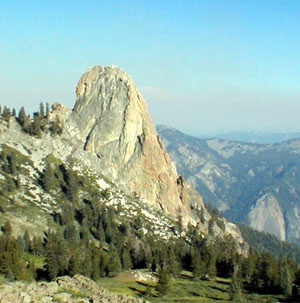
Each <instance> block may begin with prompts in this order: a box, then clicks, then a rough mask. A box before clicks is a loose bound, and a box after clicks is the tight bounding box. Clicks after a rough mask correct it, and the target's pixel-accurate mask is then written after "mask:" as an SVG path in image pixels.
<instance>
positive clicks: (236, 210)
mask: <svg viewBox="0 0 300 303" xmlns="http://www.w3.org/2000/svg"><path fill="white" fill-rule="evenodd" d="M158 132H159V133H160V135H161V136H162V140H163V142H164V144H165V146H166V149H167V150H168V152H169V154H170V157H171V158H172V159H173V161H174V162H175V163H176V164H177V169H178V171H179V172H180V173H182V174H183V175H184V176H185V177H186V178H187V180H188V181H190V182H191V183H192V184H193V185H194V186H195V187H196V188H197V189H198V190H199V191H200V192H202V194H203V196H204V200H205V201H206V202H207V201H210V202H212V203H213V204H214V205H215V206H217V207H218V208H219V210H221V211H223V212H224V214H225V216H226V217H227V218H228V219H229V220H233V221H236V222H240V223H246V224H249V225H250V226H252V227H256V228H258V229H259V230H262V231H266V232H270V233H272V234H275V235H276V236H277V237H278V238H279V239H281V240H288V241H293V242H297V241H298V239H299V228H298V224H297V223H296V222H299V219H298V214H299V197H300V196H299V193H298V191H297V188H298V185H299V184H298V181H297V180H298V178H297V176H298V174H299V173H298V169H297V167H299V166H298V165H299V161H300V159H299V154H300V140H299V139H295V140H290V141H285V142H282V143H276V144H266V145H260V144H253V143H242V142H231V141H226V140H221V139H199V138H195V137H192V136H187V135H182V133H181V132H178V131H177V130H174V129H173V130H171V129H170V128H165V127H163V128H160V127H159V128H158ZM297 201H298V202H297ZM274 219H276V220H274ZM275 222H276V223H275Z"/></svg>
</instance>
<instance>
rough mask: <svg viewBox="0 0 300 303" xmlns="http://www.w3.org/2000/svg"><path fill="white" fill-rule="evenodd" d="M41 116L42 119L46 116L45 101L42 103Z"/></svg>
mask: <svg viewBox="0 0 300 303" xmlns="http://www.w3.org/2000/svg"><path fill="white" fill-rule="evenodd" d="M40 117H41V120H43V119H44V118H45V108H44V104H43V102H41V103H40Z"/></svg>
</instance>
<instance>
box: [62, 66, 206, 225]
mask: <svg viewBox="0 0 300 303" xmlns="http://www.w3.org/2000/svg"><path fill="white" fill-rule="evenodd" d="M76 94H77V100H76V104H75V106H74V109H73V112H72V114H71V115H70V117H69V119H68V120H67V129H68V131H69V133H70V135H71V136H72V137H74V136H75V137H76V138H77V139H78V140H79V141H81V147H82V148H83V149H84V150H85V151H87V152H90V153H91V154H93V155H96V156H97V158H98V161H97V162H98V163H99V167H101V171H102V172H105V175H106V176H108V177H109V178H110V179H112V180H114V181H116V182H118V183H120V185H123V187H125V188H127V189H129V190H130V192H131V193H132V194H134V195H136V196H138V197H140V198H141V199H142V200H144V201H145V202H146V203H148V204H152V205H154V206H159V207H160V208H161V209H163V210H164V211H165V212H166V213H168V214H170V215H172V216H178V215H179V214H180V213H181V214H182V216H183V218H184V221H185V222H186V223H187V222H188V221H190V220H191V218H192V217H191V216H190V209H191V208H190V205H193V204H197V205H198V206H199V207H200V208H201V207H204V206H203V202H202V199H201V197H200V196H199V195H197V194H194V195H191V193H190V191H191V189H190V188H189V186H188V185H187V184H185V182H184V181H183V179H182V178H181V177H180V176H179V175H178V174H177V172H176V168H175V166H174V164H173V163H172V162H171V160H170V158H169V156H168V154H167V152H166V150H165V148H164V147H163V145H162V143H161V140H160V137H159V136H158V134H157V132H156V129H155V126H154V125H153V123H152V120H151V117H150V114H149V112H148V108H147V104H146V102H145V100H144V99H143V97H142V95H141V94H140V92H139V91H138V90H137V88H136V87H135V85H134V82H133V81H132V79H131V78H130V77H129V76H128V75H127V74H126V73H125V72H124V71H122V70H121V69H119V68H116V67H101V66H95V67H93V68H91V69H89V70H88V71H87V72H86V73H84V75H83V76H82V77H81V79H80V81H79V83H78V85H77V89H76Z"/></svg>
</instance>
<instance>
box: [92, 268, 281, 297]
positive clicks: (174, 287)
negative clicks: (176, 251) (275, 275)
mask: <svg viewBox="0 0 300 303" xmlns="http://www.w3.org/2000/svg"><path fill="white" fill-rule="evenodd" d="M97 282H98V284H99V285H100V286H102V287H105V288H107V289H108V290H110V291H112V292H114V293H116V294H126V295H130V296H135V297H143V298H145V299H146V300H148V301H150V302H159V303H174V302H180V303H188V302H195V303H196V302H197V303H204V302H245V303H246V302H253V303H267V302H283V301H284V298H283V296H282V295H263V294H259V293H249V292H248V291H245V290H241V291H239V294H238V296H237V295H236V294H237V292H234V293H235V296H233V291H232V289H233V288H234V287H235V286H234V285H233V282H232V280H231V279H224V278H216V279H214V280H213V281H206V280H203V279H194V278H192V275H191V273H190V272H181V274H180V275H179V276H178V277H177V278H176V279H174V278H171V279H170V282H169V289H168V292H167V293H166V294H165V295H164V296H161V294H160V293H159V292H158V291H157V290H156V288H157V287H156V283H153V282H139V281H136V279H135V277H134V273H131V272H124V273H121V274H119V275H117V276H116V277H114V278H101V279H99V280H98V281H97ZM285 302H287V301H285Z"/></svg>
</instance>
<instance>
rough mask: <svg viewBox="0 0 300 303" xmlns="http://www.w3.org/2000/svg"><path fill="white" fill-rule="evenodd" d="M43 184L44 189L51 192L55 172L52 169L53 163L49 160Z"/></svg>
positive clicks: (43, 176)
mask: <svg viewBox="0 0 300 303" xmlns="http://www.w3.org/2000/svg"><path fill="white" fill-rule="evenodd" d="M41 181H42V186H43V188H44V190H45V191H46V192H47V193H49V192H50V190H51V189H52V187H53V182H54V172H53V170H52V167H51V164H50V162H49V161H47V162H46V167H45V170H44V173H43V175H42V180H41Z"/></svg>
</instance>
